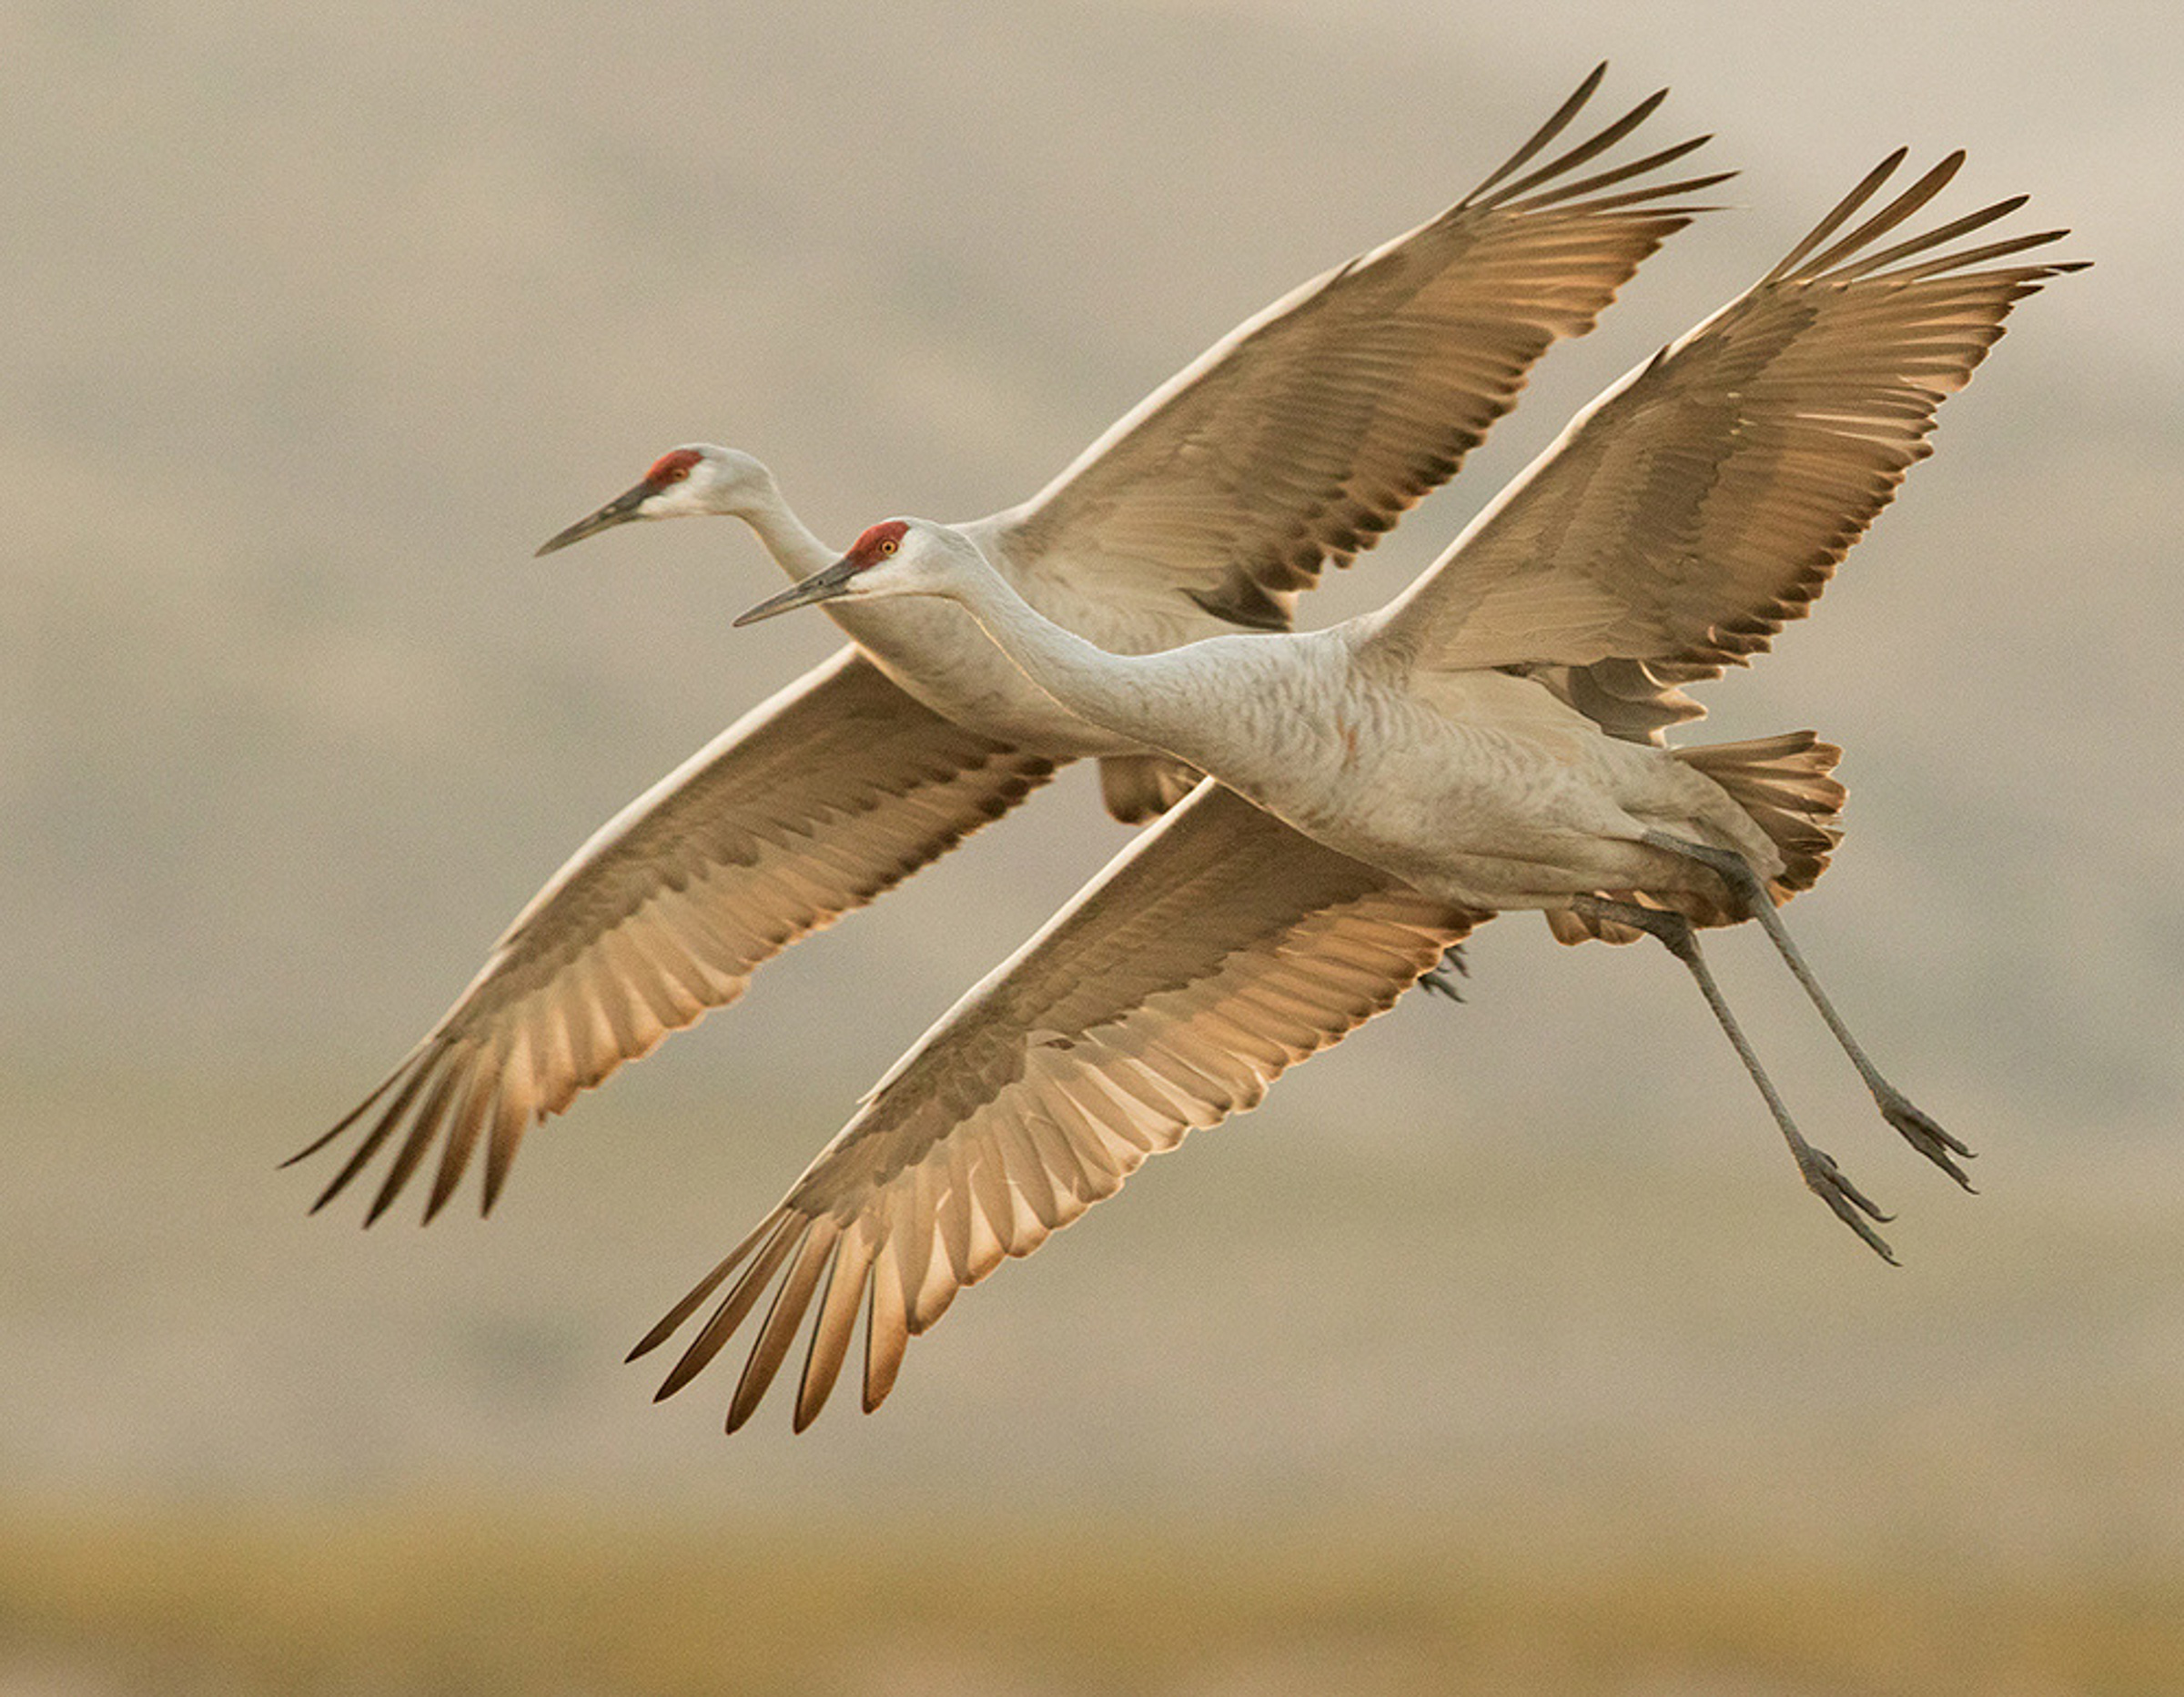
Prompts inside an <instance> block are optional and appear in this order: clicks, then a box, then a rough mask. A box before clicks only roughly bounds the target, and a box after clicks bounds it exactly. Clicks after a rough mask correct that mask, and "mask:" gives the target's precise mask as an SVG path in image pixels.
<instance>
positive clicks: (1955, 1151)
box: [1645, 831, 1972, 1190]
mask: <svg viewBox="0 0 2184 1697" xmlns="http://www.w3.org/2000/svg"><path fill="white" fill-rule="evenodd" d="M1645 841H1646V842H1648V843H1652V844H1653V846H1654V847H1655V848H1660V849H1666V850H1667V851H1668V852H1669V853H1670V854H1681V855H1683V856H1684V857H1685V858H1686V859H1688V860H1694V861H1697V862H1698V863H1699V864H1701V865H1702V866H1705V867H1707V868H1709V869H1710V870H1712V871H1714V872H1716V873H1718V874H1721V876H1722V877H1723V879H1724V881H1726V882H1727V884H1729V886H1730V888H1731V889H1733V890H1734V891H1735V892H1736V894H1737V895H1738V897H1739V898H1740V899H1741V900H1742V901H1743V902H1744V906H1745V908H1746V910H1747V911H1749V912H1750V914H1751V915H1752V917H1753V918H1754V919H1756V920H1758V921H1759V924H1760V928H1761V929H1762V930H1764V932H1765V933H1766V934H1767V935H1768V936H1769V937H1770V938H1772V939H1773V941H1774V944H1775V948H1776V950H1777V951H1779V952H1780V954H1781V955H1782V958H1783V960H1784V961H1785V963H1786V964H1787V965H1788V966H1789V969H1790V971H1791V973H1792V974H1794V975H1795V977H1796V979H1797V982H1798V983H1799V984H1801V985H1804V986H1805V995H1808V996H1810V997H1811V998H1812V1002H1813V1005H1814V1006H1815V1007H1816V1008H1818V1009H1819V1010H1820V1017H1821V1018H1823V1019H1825V1021H1826V1022H1827V1028H1828V1029H1829V1030H1830V1031H1832V1032H1834V1033H1835V1041H1836V1042H1837V1043H1839V1044H1841V1045H1843V1053H1844V1054H1845V1055H1847V1056H1850V1063H1851V1065H1852V1066H1855V1067H1856V1068H1857V1069H1858V1076H1859V1077H1861V1078H1863V1079H1864V1080H1865V1081H1866V1089H1868V1090H1870V1091H1871V1092H1873V1099H1874V1102H1875V1103H1876V1105H1877V1106H1879V1108H1880V1110H1881V1117H1882V1118H1883V1119H1886V1121H1887V1122H1888V1123H1889V1124H1890V1125H1891V1126H1895V1127H1896V1130H1897V1131H1898V1132H1899V1133H1901V1134H1902V1136H1903V1137H1904V1140H1905V1141H1906V1142H1907V1143H1908V1144H1910V1146H1912V1147H1913V1148H1915V1149H1916V1150H1917V1151H1918V1152H1919V1153H1920V1154H1921V1155H1923V1156H1925V1157H1926V1159H1928V1160H1929V1161H1931V1162H1933V1163H1934V1165H1935V1166H1936V1167H1940V1168H1941V1170H1942V1171H1943V1172H1945V1173H1946V1174H1948V1176H1949V1177H1951V1178H1954V1179H1955V1180H1956V1181H1957V1183H1958V1184H1960V1185H1962V1186H1963V1187H1965V1188H1966V1189H1967V1190H1969V1189H1971V1187H1972V1181H1971V1180H1970V1179H1969V1178H1968V1177H1966V1175H1965V1171H1964V1168H1963V1167H1959V1166H1957V1162H1956V1160H1955V1158H1954V1157H1957V1156H1959V1155H1961V1156H1964V1157H1967V1159H1968V1158H1969V1157H1971V1154H1972V1151H1971V1149H1970V1148H1969V1147H1968V1146H1967V1145H1965V1144H1963V1143H1960V1142H1958V1141H1957V1139H1956V1138H1955V1137H1952V1136H1950V1135H1949V1134H1948V1133H1947V1132H1946V1131H1944V1130H1943V1129H1942V1128H1941V1127H1940V1126H1938V1125H1936V1123H1935V1122H1934V1120H1933V1119H1932V1118H1931V1117H1930V1116H1928V1115H1926V1113H1925V1112H1924V1111H1923V1110H1922V1109H1920V1108H1919V1107H1918V1106H1916V1104H1915V1103H1914V1102H1913V1101H1912V1100H1911V1098H1910V1097H1909V1096H1906V1095H1905V1094H1904V1093H1903V1092H1902V1091H1901V1090H1898V1089H1897V1088H1896V1086H1894V1085H1892V1084H1890V1083H1889V1082H1888V1080H1887V1079H1886V1078H1885V1077H1883V1076H1882V1075H1881V1070H1880V1068H1879V1067H1877V1066H1875V1065H1874V1064H1873V1063H1872V1062H1871V1061H1870V1060H1868V1059H1867V1058H1866V1051H1865V1050H1864V1049H1862V1048H1860V1047H1859V1046H1858V1041H1857V1039H1856V1038H1855V1037H1854V1036H1852V1035H1850V1027H1849V1026H1847V1025H1845V1024H1844V1023H1843V1019H1842V1016H1841V1015H1839V1014H1837V1013H1836V1012H1835V1004H1833V1003H1832V1002H1830V1001H1829V1000H1828V999H1827V993H1826V992H1825V990H1823V989H1821V987H1820V981H1819V980H1818V979H1817V978H1815V976H1814V975H1813V970H1812V968H1811V967H1809V966H1807V965H1805V956H1804V955H1802V954H1800V953H1799V952H1798V949H1797V945H1796V944H1795V943H1793V942H1791V941H1790V934H1789V931H1788V929H1787V928H1786V927H1785V925H1784V924H1783V923H1782V915H1781V914H1778V913H1776V912H1775V901H1774V898H1773V897H1772V896H1771V895H1769V894H1767V887H1766V885H1765V884H1764V883H1762V882H1761V880H1760V877H1759V874H1757V873H1755V872H1754V871H1753V870H1752V868H1751V865H1750V864H1748V863H1747V862H1746V861H1745V859H1744V856H1743V855H1741V854H1734V853H1732V852H1731V851H1729V850H1727V849H1717V848H1713V847H1710V846H1708V845H1707V844H1706V843H1690V842H1686V841H1684V839H1683V838H1682V837H1673V836H1670V835H1669V834H1668V833H1666V832H1664V831H1649V832H1647V833H1645Z"/></svg>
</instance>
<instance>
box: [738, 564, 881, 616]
mask: <svg viewBox="0 0 2184 1697" xmlns="http://www.w3.org/2000/svg"><path fill="white" fill-rule="evenodd" d="M867 563H868V562H866V561H861V560H858V559H856V558H855V557H854V555H852V556H845V557H844V558H843V559H841V560H837V561H834V564H833V565H831V566H826V567H824V568H822V569H821V570H819V571H814V572H813V573H812V575H811V576H810V577H808V578H806V579H804V581H803V582H801V583H793V584H791V585H790V586H789V587H788V588H787V589H785V590H784V591H782V592H781V593H780V594H778V595H773V596H769V597H768V598H767V599H766V600H764V601H761V602H759V604H758V605H757V606H755V607H753V609H752V610H751V611H749V612H747V613H745V614H743V617H742V618H740V619H738V620H737V621H735V622H736V623H737V624H739V625H746V624H756V623H757V622H758V621H760V620H761V619H771V618H773V615H774V614H775V613H784V612H790V611H794V610H795V609H796V608H799V607H808V606H810V605H811V604H812V602H814V601H832V600H833V599H834V597H835V596H837V595H839V594H841V593H842V591H844V590H845V589H847V588H848V587H849V586H850V584H851V582H852V581H854V579H855V577H856V575H857V573H858V572H860V571H863V570H864V567H865V565H866V564H867Z"/></svg>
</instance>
